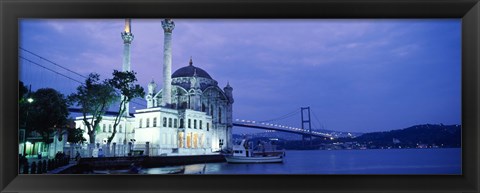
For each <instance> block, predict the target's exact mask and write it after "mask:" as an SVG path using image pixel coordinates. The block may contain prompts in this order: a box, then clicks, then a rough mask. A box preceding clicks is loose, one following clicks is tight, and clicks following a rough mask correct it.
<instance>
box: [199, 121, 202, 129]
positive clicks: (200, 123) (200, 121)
mask: <svg viewBox="0 0 480 193" xmlns="http://www.w3.org/2000/svg"><path fill="white" fill-rule="evenodd" d="M199 125H200V129H202V120H200V123H199Z"/></svg>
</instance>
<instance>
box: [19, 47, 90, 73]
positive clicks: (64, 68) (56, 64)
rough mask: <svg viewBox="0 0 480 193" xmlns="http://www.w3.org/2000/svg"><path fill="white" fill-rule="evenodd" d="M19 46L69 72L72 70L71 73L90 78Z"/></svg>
mask: <svg viewBox="0 0 480 193" xmlns="http://www.w3.org/2000/svg"><path fill="white" fill-rule="evenodd" d="M19 48H20V49H21V50H23V51H25V52H28V53H30V54H32V55H34V56H36V57H39V58H40V59H42V60H45V61H47V62H49V63H51V64H53V65H55V66H58V67H60V68H62V69H64V70H67V71H69V72H71V73H74V74H76V75H78V76H81V77H83V78H88V77H86V76H84V75H82V74H80V73H77V72H75V71H73V70H70V69H68V68H66V67H63V66H62V65H60V64H57V63H55V62H52V61H51V60H48V59H46V58H44V57H42V56H40V55H38V54H35V53H33V52H31V51H28V50H26V49H24V48H22V47H19Z"/></svg>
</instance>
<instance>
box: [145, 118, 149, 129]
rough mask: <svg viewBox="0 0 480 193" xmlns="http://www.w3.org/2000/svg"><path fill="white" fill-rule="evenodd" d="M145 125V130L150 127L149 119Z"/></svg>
mask: <svg viewBox="0 0 480 193" xmlns="http://www.w3.org/2000/svg"><path fill="white" fill-rule="evenodd" d="M145 125H146V127H147V128H148V127H150V118H147V123H146V124H145Z"/></svg>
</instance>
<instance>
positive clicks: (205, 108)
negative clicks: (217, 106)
mask: <svg viewBox="0 0 480 193" xmlns="http://www.w3.org/2000/svg"><path fill="white" fill-rule="evenodd" d="M206 110H207V107H205V104H203V103H202V112H206Z"/></svg>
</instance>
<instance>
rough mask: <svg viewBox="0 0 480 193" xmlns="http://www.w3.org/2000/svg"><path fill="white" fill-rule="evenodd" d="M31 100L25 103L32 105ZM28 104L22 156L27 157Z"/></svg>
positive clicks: (30, 98) (29, 98) (28, 106)
mask: <svg viewBox="0 0 480 193" xmlns="http://www.w3.org/2000/svg"><path fill="white" fill-rule="evenodd" d="M33 101H34V100H33V98H32V97H28V98H27V102H28V103H30V104H31V103H33ZM30 104H29V105H27V115H26V117H25V132H23V156H25V157H27V155H26V153H27V126H28V112H29V111H30Z"/></svg>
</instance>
